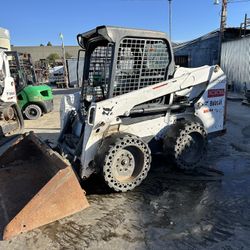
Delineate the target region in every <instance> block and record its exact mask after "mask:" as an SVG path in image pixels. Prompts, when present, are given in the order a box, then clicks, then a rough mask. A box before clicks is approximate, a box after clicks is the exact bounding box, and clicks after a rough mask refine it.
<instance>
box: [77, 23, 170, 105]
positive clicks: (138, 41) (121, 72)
mask: <svg viewBox="0 0 250 250" xmlns="http://www.w3.org/2000/svg"><path fill="white" fill-rule="evenodd" d="M77 40H78V43H79V45H80V46H81V48H82V49H83V50H85V61H84V71H83V78H82V79H83V81H82V98H83V100H85V101H88V102H92V101H94V102H96V101H100V100H103V99H107V98H112V97H114V96H118V95H121V94H125V93H128V92H131V91H134V90H137V89H140V88H144V87H146V86H148V85H152V84H155V83H158V82H161V81H164V80H166V79H169V78H170V77H171V76H172V75H173V73H174V57H173V52H172V49H171V45H170V41H169V39H168V37H167V36H166V34H165V33H162V32H156V31H150V30H138V29H128V28H120V27H110V26H99V27H97V28H95V29H93V30H91V31H88V32H86V33H83V34H79V35H78V36H77Z"/></svg>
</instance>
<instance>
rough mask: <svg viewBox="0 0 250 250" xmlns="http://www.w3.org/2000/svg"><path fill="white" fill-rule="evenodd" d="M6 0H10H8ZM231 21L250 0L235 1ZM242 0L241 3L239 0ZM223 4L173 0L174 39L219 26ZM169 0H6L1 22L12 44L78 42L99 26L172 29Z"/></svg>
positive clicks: (239, 18)
mask: <svg viewBox="0 0 250 250" xmlns="http://www.w3.org/2000/svg"><path fill="white" fill-rule="evenodd" d="M2 1H4V0H2ZM230 1H234V3H229V4H228V20H227V26H230V27H237V26H239V25H240V23H241V22H243V19H244V15H245V13H248V16H249V17H250V1H248V0H230ZM238 1H240V2H238ZM220 13H221V5H214V0H172V40H173V41H176V42H184V41H188V40H191V39H194V38H197V37H199V36H200V35H203V34H206V33H208V32H210V31H212V30H215V29H217V28H219V25H220ZM168 17H169V12H168V0H67V1H66V0H40V1H37V0H12V1H7V0H5V3H4V8H2V10H1V15H0V27H3V28H7V29H8V30H9V31H10V34H11V44H13V45H16V46H17V45H19V46H21V45H22V46H25V45H27V46H32V45H33V46H36V45H40V44H45V45H46V44H47V42H48V41H50V42H51V43H52V45H59V44H61V42H60V38H59V33H60V32H62V33H63V36H64V43H65V45H76V44H77V42H76V35H77V34H78V33H82V32H85V31H88V30H90V29H93V28H94V27H96V26H99V25H113V26H122V27H130V28H143V29H153V30H160V31H164V32H167V33H168V31H169V25H168Z"/></svg>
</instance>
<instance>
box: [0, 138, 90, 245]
mask: <svg viewBox="0 0 250 250" xmlns="http://www.w3.org/2000/svg"><path fill="white" fill-rule="evenodd" d="M88 206H89V204H88V201H87V199H86V197H85V192H84V191H83V190H82V189H81V186H80V184H79V182H78V180H77V177H76V175H75V173H74V171H73V169H72V168H71V166H70V165H69V164H67V163H66V162H65V161H64V160H63V159H62V158H61V156H60V155H58V154H57V153H56V152H54V151H53V150H52V149H50V148H49V147H48V146H47V145H46V144H44V143H43V142H41V141H40V140H39V139H38V138H37V137H36V136H35V135H34V134H33V133H29V134H28V135H24V136H22V137H21V138H19V139H17V141H15V142H14V143H13V145H12V146H11V147H10V148H9V149H8V150H7V151H5V153H3V155H1V156H0V231H1V232H3V239H4V240H7V239H10V238H11V237H13V236H15V235H18V234H20V233H22V232H27V231H29V230H32V229H34V228H37V227H40V226H42V225H45V224H48V223H51V222H53V221H55V220H58V219H61V218H63V217H66V216H68V215H71V214H74V213H76V212H79V211H81V210H83V209H85V208H87V207H88Z"/></svg>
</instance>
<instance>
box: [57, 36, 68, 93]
mask: <svg viewBox="0 0 250 250" xmlns="http://www.w3.org/2000/svg"><path fill="white" fill-rule="evenodd" d="M59 37H60V38H61V40H62V55H63V69H64V82H65V86H66V88H67V89H68V88H69V84H68V70H67V66H66V56H65V48H64V42H63V34H62V33H60V35H59Z"/></svg>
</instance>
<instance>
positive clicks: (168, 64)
mask: <svg viewBox="0 0 250 250" xmlns="http://www.w3.org/2000/svg"><path fill="white" fill-rule="evenodd" d="M78 42H79V45H80V46H81V47H82V50H80V51H79V58H80V55H81V51H83V52H84V53H85V62H84V73H83V77H81V78H83V81H82V90H81V93H76V94H73V95H68V96H65V97H64V98H63V99H62V103H61V104H62V105H61V124H62V127H61V133H60V136H59V138H58V148H57V149H58V150H60V153H61V154H62V155H63V156H66V157H67V158H68V160H69V161H70V162H71V165H72V166H73V167H74V168H75V170H76V172H77V173H78V174H79V177H81V178H82V179H86V178H88V177H89V176H90V175H91V174H93V173H99V174H101V175H102V176H103V179H104V181H105V182H106V183H107V185H108V186H109V187H110V188H112V189H114V190H116V191H122V192H125V191H128V190H132V189H133V188H135V187H136V186H138V185H139V184H140V183H141V182H142V180H143V179H145V178H146V176H147V173H148V171H149V169H150V165H151V154H152V153H154V152H162V153H163V154H164V155H166V158H172V159H173V160H174V161H175V162H176V164H177V166H179V167H181V168H185V169H192V168H194V167H196V166H197V165H198V164H199V163H200V162H201V161H202V159H203V157H204V156H205V153H206V150H207V139H208V137H209V136H210V137H212V136H216V135H219V134H223V133H224V132H225V95H226V80H225V75H224V73H223V72H222V70H221V69H220V68H219V67H218V66H204V67H201V68H196V69H187V68H178V67H176V66H175V64H174V56H173V52H172V48H171V43H170V41H169V39H168V38H167V36H166V35H165V34H164V33H161V32H155V31H147V30H136V29H125V28H116V27H107V26H101V27H97V28H96V29H93V30H91V31H89V32H86V33H84V34H79V35H78ZM10 180H11V181H10ZM13 183H14V185H13ZM0 205H1V206H0V231H1V230H3V238H4V239H9V238H11V237H13V236H15V235H17V234H19V233H21V232H26V231H29V230H31V229H34V228H36V227H39V226H41V225H45V224H47V223H50V222H53V221H54V220H58V219H60V218H63V217H65V216H68V215H70V214H73V213H76V212H78V211H81V210H83V209H85V208H86V207H88V202H87V199H86V197H85V194H84V191H83V190H82V189H81V186H80V185H79V183H78V179H77V178H76V176H75V173H74V171H73V170H72V167H71V166H70V164H69V163H68V162H67V161H65V159H63V158H62V157H61V156H60V155H59V154H58V153H56V152H55V151H53V150H52V149H51V148H49V147H48V146H47V145H46V144H44V143H43V142H41V141H40V140H39V139H38V138H37V137H36V136H35V135H34V134H32V133H30V134H28V135H24V136H21V137H19V138H18V139H17V140H16V141H15V142H14V143H13V144H12V146H11V147H10V148H9V149H8V150H7V151H6V152H5V153H4V154H3V155H1V156H0Z"/></svg>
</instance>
